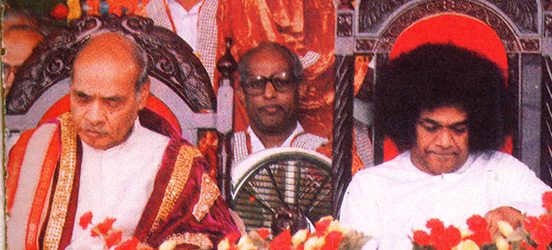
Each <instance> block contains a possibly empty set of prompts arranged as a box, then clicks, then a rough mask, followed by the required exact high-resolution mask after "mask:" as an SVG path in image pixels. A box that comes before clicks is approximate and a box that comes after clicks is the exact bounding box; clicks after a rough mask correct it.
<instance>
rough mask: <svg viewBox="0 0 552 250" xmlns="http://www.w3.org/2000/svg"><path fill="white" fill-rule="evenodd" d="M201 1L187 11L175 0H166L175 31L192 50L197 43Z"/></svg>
mask: <svg viewBox="0 0 552 250" xmlns="http://www.w3.org/2000/svg"><path fill="white" fill-rule="evenodd" d="M202 3H203V1H200V2H198V3H197V4H196V5H194V7H192V8H191V9H190V10H189V11H186V9H184V7H182V5H180V4H179V3H178V2H176V1H175V0H167V5H168V6H169V9H170V11H171V17H172V19H173V23H174V26H175V29H176V31H175V32H176V33H177V34H178V35H179V36H180V37H181V38H182V39H184V40H185V41H186V42H187V43H188V44H189V45H190V46H191V47H192V49H193V50H194V51H195V50H196V45H197V21H198V17H199V8H200V7H201V4H202Z"/></svg>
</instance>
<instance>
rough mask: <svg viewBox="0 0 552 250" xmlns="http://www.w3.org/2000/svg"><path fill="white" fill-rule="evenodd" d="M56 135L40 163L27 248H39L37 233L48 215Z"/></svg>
mask: <svg viewBox="0 0 552 250" xmlns="http://www.w3.org/2000/svg"><path fill="white" fill-rule="evenodd" d="M57 136H59V134H54V136H53V137H51V138H52V139H51V140H50V143H49V145H48V149H47V152H46V155H45V156H44V161H43V162H42V165H41V166H42V171H41V174H40V179H39V181H38V185H37V186H38V187H37V189H36V194H35V197H34V199H33V204H32V206H31V213H30V215H29V223H28V225H27V235H26V237H27V238H26V239H25V241H26V247H27V249H38V248H39V243H38V235H39V233H40V229H41V225H42V223H43V222H44V221H45V218H46V217H47V216H48V209H47V208H48V201H49V198H50V194H51V193H52V190H51V188H52V187H51V186H52V180H53V176H54V172H55V169H56V165H57V161H58V158H57V156H58V154H59V150H60V141H59V140H57V138H56V137H57ZM45 208H46V209H45Z"/></svg>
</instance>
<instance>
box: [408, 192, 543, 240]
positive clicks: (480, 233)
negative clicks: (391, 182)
mask: <svg viewBox="0 0 552 250" xmlns="http://www.w3.org/2000/svg"><path fill="white" fill-rule="evenodd" d="M542 203H543V205H542V206H543V207H544V208H546V210H547V212H546V213H544V214H542V215H540V216H539V217H536V216H525V218H524V219H523V226H522V227H520V228H518V229H514V228H512V226H511V225H510V224H508V223H507V222H503V221H500V222H498V228H499V231H500V235H498V236H495V237H494V239H493V237H492V236H491V233H490V232H489V230H488V226H489V225H488V222H487V220H486V219H485V218H483V217H481V216H480V215H473V216H471V217H470V218H468V220H467V221H466V224H467V225H468V230H465V229H460V228H457V227H454V226H448V227H445V225H444V224H443V222H442V221H440V220H439V219H430V220H428V221H427V223H426V227H427V228H428V229H429V230H430V232H429V233H427V232H425V231H422V230H416V231H414V233H413V237H412V241H413V246H414V250H452V249H453V250H478V249H487V250H490V249H497V250H509V249H512V250H552V191H549V192H546V193H544V194H543V196H542Z"/></svg>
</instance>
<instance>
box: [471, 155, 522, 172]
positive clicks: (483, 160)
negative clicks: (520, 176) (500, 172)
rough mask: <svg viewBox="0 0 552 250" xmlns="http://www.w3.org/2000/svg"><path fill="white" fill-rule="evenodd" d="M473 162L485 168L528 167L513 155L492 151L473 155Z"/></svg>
mask: <svg viewBox="0 0 552 250" xmlns="http://www.w3.org/2000/svg"><path fill="white" fill-rule="evenodd" d="M474 164H476V165H484V166H485V168H487V169H510V170H512V169H528V168H529V167H528V166H527V165H526V164H525V163H523V162H521V161H519V160H518V159H517V158H515V157H514V156H512V155H510V154H507V153H504V152H500V151H492V152H487V153H479V154H475V155H474Z"/></svg>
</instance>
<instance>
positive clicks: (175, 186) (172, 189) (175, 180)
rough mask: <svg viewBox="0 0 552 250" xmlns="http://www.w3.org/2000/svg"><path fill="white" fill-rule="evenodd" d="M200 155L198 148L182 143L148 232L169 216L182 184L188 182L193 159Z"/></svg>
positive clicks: (181, 189) (182, 188) (178, 196)
mask: <svg viewBox="0 0 552 250" xmlns="http://www.w3.org/2000/svg"><path fill="white" fill-rule="evenodd" d="M201 156H202V155H201V153H200V152H199V150H197V149H196V148H194V147H192V146H190V145H182V147H180V150H179V152H178V156H177V157H176V161H175V164H174V170H173V172H172V174H171V179H170V180H169V183H168V184H167V188H166V189H165V194H164V195H163V199H162V201H161V206H160V208H159V212H158V213H157V216H156V217H155V220H154V222H153V226H152V227H151V230H150V232H154V231H155V230H156V229H157V228H158V227H159V226H160V225H161V223H162V222H164V221H166V219H167V218H168V217H169V214H170V212H171V211H172V210H173V208H174V206H175V204H176V201H177V200H178V198H180V194H181V193H182V191H183V190H184V186H186V183H187V182H188V178H189V177H190V170H191V168H192V164H193V161H194V159H195V158H196V157H201Z"/></svg>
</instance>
